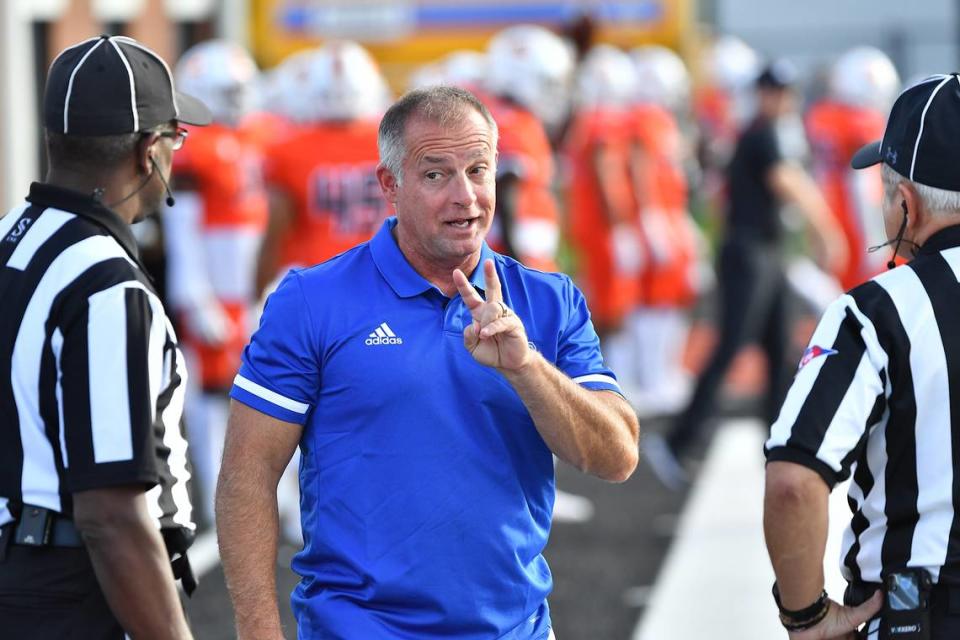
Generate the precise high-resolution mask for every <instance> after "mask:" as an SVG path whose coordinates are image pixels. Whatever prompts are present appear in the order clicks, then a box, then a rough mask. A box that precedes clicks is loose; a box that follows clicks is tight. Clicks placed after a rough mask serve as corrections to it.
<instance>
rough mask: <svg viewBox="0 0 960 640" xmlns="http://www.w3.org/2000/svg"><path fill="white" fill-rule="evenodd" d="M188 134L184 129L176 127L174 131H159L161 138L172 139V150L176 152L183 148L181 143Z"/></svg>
mask: <svg viewBox="0 0 960 640" xmlns="http://www.w3.org/2000/svg"><path fill="white" fill-rule="evenodd" d="M189 133H190V132H189V131H187V130H186V129H184V128H183V127H177V129H176V131H161V132H160V137H161V138H172V139H173V150H174V151H176V150H177V149H179V148H180V147H182V146H183V143H184V142H186V140H187V135H188V134H189Z"/></svg>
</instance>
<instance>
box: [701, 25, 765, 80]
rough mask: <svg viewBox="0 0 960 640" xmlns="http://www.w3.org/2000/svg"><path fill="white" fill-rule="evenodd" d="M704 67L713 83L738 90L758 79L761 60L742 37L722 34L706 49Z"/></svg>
mask: <svg viewBox="0 0 960 640" xmlns="http://www.w3.org/2000/svg"><path fill="white" fill-rule="evenodd" d="M704 69H705V71H706V73H707V76H708V80H709V82H710V83H711V84H713V85H715V86H717V87H720V88H721V89H724V90H726V91H731V92H736V91H741V90H743V89H745V88H747V87H750V86H751V85H752V84H753V81H754V80H756V79H757V76H758V75H759V74H760V70H761V60H760V56H758V55H757V53H756V52H755V51H754V50H753V49H751V48H750V46H749V45H748V44H747V43H745V42H744V41H743V40H741V39H740V38H737V37H735V36H729V35H727V36H720V37H719V38H717V40H716V41H715V42H714V43H713V44H712V45H711V46H710V47H708V48H707V50H706V57H705V60H704Z"/></svg>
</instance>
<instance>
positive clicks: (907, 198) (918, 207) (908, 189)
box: [896, 182, 929, 231]
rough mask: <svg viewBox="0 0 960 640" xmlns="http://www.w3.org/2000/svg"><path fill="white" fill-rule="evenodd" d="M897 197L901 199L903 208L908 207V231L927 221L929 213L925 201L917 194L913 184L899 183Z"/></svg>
mask: <svg viewBox="0 0 960 640" xmlns="http://www.w3.org/2000/svg"><path fill="white" fill-rule="evenodd" d="M896 198H897V200H899V201H900V203H901V204H900V206H901V208H903V207H906V216H907V227H906V228H907V231H913V230H914V229H917V228H918V227H920V226H921V225H922V223H924V222H926V218H927V216H928V215H929V213H928V212H927V211H926V210H925V209H924V207H923V201H922V200H921V199H920V197H919V196H918V195H917V192H916V191H915V190H914V188H913V185H910V184H907V183H906V182H900V184H899V185H897V195H896ZM901 213H902V211H901Z"/></svg>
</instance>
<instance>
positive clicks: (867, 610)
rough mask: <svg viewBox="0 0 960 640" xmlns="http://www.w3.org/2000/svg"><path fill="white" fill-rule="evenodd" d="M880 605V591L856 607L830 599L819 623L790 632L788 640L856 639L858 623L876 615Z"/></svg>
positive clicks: (881, 597) (881, 602)
mask: <svg viewBox="0 0 960 640" xmlns="http://www.w3.org/2000/svg"><path fill="white" fill-rule="evenodd" d="M882 606H883V593H882V592H880V591H877V592H876V593H875V594H873V597H872V598H870V599H869V600H867V601H866V602H864V603H863V604H861V605H860V606H858V607H845V606H843V605H842V604H839V603H837V602H834V601H832V600H831V601H830V611H828V612H827V616H826V617H825V618H824V619H823V620H821V621H820V623H819V624H817V625H816V626H815V627H811V628H809V629H806V630H804V631H795V632H793V633H791V634H790V640H856V638H857V629H858V628H860V625H862V624H863V623H864V622H866V621H867V620H870V619H871V618H873V617H874V616H875V615H877V613H879V612H880V607H882Z"/></svg>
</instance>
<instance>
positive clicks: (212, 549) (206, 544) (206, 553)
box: [177, 531, 220, 586]
mask: <svg viewBox="0 0 960 640" xmlns="http://www.w3.org/2000/svg"><path fill="white" fill-rule="evenodd" d="M187 557H188V558H190V568H191V569H193V575H195V576H196V577H197V578H200V576H202V575H203V574H205V573H206V572H208V571H210V569H213V568H214V567H215V566H217V565H218V564H220V548H219V547H218V546H217V534H216V532H215V531H206V532H204V533H201V534H200V535H198V536H197V539H196V540H194V541H193V544H192V545H190V549H189V550H188V551H187ZM179 584H180V583H179V582H178V583H177V585H178V586H179Z"/></svg>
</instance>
